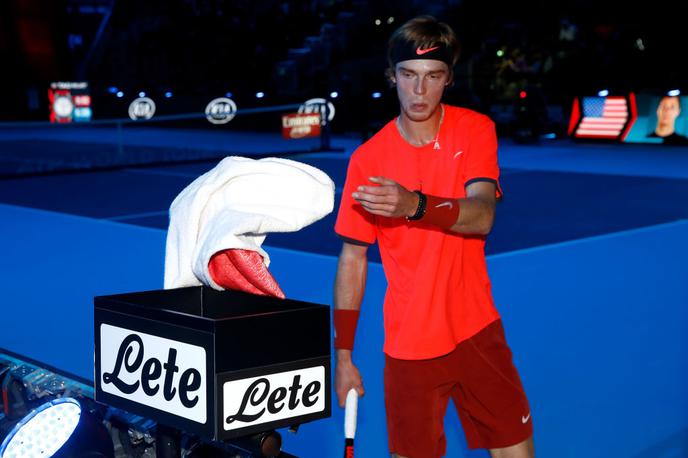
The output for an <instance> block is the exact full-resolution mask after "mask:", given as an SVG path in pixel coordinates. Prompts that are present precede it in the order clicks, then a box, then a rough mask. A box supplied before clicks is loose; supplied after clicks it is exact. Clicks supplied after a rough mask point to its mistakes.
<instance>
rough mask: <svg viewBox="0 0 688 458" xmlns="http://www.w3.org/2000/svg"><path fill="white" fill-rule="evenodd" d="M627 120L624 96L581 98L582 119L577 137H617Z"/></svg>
mask: <svg viewBox="0 0 688 458" xmlns="http://www.w3.org/2000/svg"><path fill="white" fill-rule="evenodd" d="M626 121H628V104H627V103H626V98H625V97H585V98H583V120H582V121H581V123H580V125H579V126H578V130H577V131H576V136H577V137H591V138H617V137H618V136H619V135H621V131H622V130H623V128H624V126H625V125H626Z"/></svg>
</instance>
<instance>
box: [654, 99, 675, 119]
mask: <svg viewBox="0 0 688 458" xmlns="http://www.w3.org/2000/svg"><path fill="white" fill-rule="evenodd" d="M679 114H681V109H680V108H679V106H678V97H664V98H663V99H662V100H661V101H660V102H659V106H658V107H657V119H658V120H659V123H660V124H673V123H674V121H676V118H677V117H678V115H679Z"/></svg>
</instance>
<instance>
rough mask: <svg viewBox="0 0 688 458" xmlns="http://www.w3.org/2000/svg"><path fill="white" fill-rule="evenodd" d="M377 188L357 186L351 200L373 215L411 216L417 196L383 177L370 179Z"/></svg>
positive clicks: (416, 203) (416, 204)
mask: <svg viewBox="0 0 688 458" xmlns="http://www.w3.org/2000/svg"><path fill="white" fill-rule="evenodd" d="M369 180H370V181H371V182H373V183H376V184H378V186H359V187H358V189H357V190H356V192H354V193H353V194H352V196H353V198H354V199H355V200H356V202H358V203H359V204H361V205H362V206H363V208H365V209H366V211H368V212H370V213H372V214H373V215H379V216H386V217H389V218H398V217H402V216H413V214H414V213H416V209H417V208H418V194H416V193H415V192H413V191H409V190H408V189H406V188H405V187H403V186H402V185H400V184H398V183H396V182H395V181H392V180H390V179H387V178H385V177H370V178H369Z"/></svg>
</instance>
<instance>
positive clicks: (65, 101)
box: [53, 96, 74, 118]
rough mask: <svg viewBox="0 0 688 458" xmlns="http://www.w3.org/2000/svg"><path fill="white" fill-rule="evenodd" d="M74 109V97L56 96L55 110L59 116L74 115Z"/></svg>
mask: <svg viewBox="0 0 688 458" xmlns="http://www.w3.org/2000/svg"><path fill="white" fill-rule="evenodd" d="M73 109H74V104H73V103H72V98H71V97H68V96H58V97H55V101H54V102H53V110H54V111H55V114H56V115H57V116H58V117H59V118H68V117H70V116H71V115H72V110H73Z"/></svg>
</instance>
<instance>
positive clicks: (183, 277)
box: [165, 157, 334, 289]
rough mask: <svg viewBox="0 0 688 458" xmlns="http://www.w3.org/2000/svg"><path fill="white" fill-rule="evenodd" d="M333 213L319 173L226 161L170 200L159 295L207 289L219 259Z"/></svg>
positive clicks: (328, 183)
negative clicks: (213, 261)
mask: <svg viewBox="0 0 688 458" xmlns="http://www.w3.org/2000/svg"><path fill="white" fill-rule="evenodd" d="M333 206H334V183H333V182H332V180H331V179H330V177H328V176H327V174H325V173H324V172H322V171H321V170H318V169H317V168H315V167H312V166H310V165H307V164H303V163H301V162H296V161H291V160H287V159H278V158H266V159H260V160H255V159H249V158H244V157H227V158H225V159H223V160H222V161H221V162H220V163H219V164H218V165H217V166H216V167H215V168H213V169H212V170H210V171H209V172H207V173H205V174H203V175H201V176H200V177H198V178H197V179H196V180H194V181H193V182H192V183H191V184H190V185H189V186H187V187H186V188H185V189H184V190H183V191H182V192H181V193H179V195H178V196H177V197H176V198H175V199H174V201H173V202H172V205H171V206H170V226H169V229H168V231H167V247H166V253H165V288H166V289H170V288H181V287H185V286H197V285H201V284H205V285H210V286H212V287H213V288H215V289H222V287H220V286H219V285H217V284H216V283H215V282H214V281H213V279H212V278H211V276H210V274H209V272H208V262H209V261H210V258H211V256H212V255H213V254H215V253H217V252H218V251H222V250H226V249H230V248H240V249H245V250H253V251H257V252H258V253H260V254H261V255H262V256H263V261H264V262H265V266H266V267H267V266H269V265H270V257H269V256H268V254H267V253H266V252H265V250H263V249H262V248H261V244H262V243H263V241H264V240H265V236H266V235H267V234H268V233H269V232H294V231H298V230H300V229H302V228H304V227H306V226H308V225H309V224H311V223H314V222H315V221H317V220H319V219H321V218H323V217H324V216H326V215H327V214H329V213H330V212H332V208H333Z"/></svg>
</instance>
